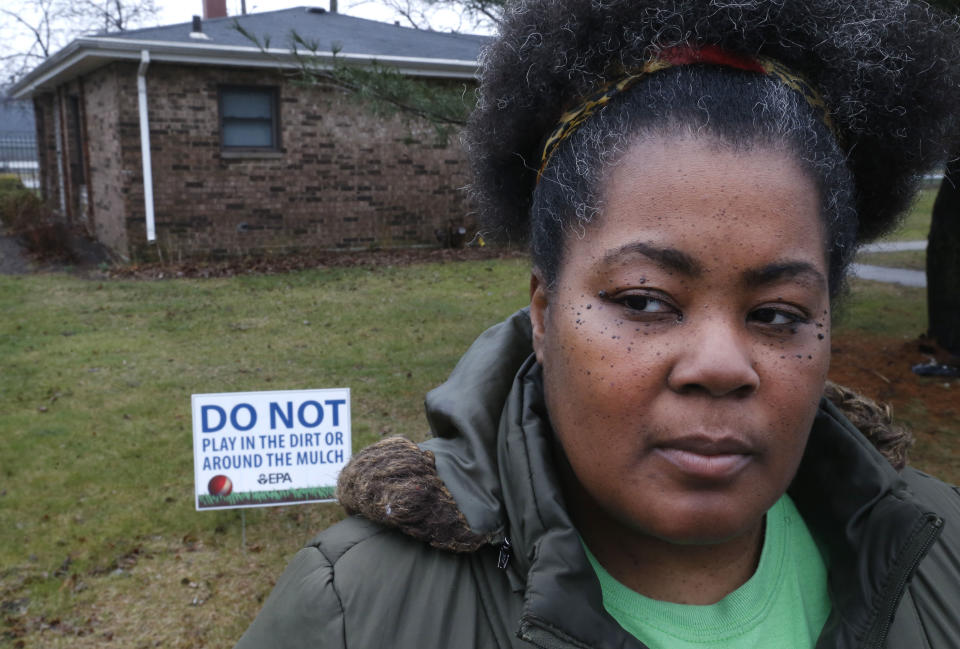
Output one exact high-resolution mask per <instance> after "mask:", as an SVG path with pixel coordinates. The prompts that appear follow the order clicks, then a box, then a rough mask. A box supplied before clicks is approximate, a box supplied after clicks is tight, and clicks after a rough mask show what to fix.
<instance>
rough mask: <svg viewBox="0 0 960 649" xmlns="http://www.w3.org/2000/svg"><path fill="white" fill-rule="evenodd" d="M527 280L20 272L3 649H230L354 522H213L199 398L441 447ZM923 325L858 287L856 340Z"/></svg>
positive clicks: (435, 274)
mask: <svg viewBox="0 0 960 649" xmlns="http://www.w3.org/2000/svg"><path fill="white" fill-rule="evenodd" d="M528 273H529V270H528V266H527V263H526V262H524V261H522V260H509V259H508V260H496V261H479V262H461V263H453V264H429V265H417V266H406V267H396V268H394V267H379V268H373V269H371V268H353V269H329V270H322V271H309V272H298V273H291V274H286V275H274V276H241V277H236V278H232V279H222V280H220V279H217V280H168V281H103V282H97V281H88V280H82V279H77V278H74V277H68V276H64V275H33V276H16V277H2V276H0V310H2V312H3V314H4V317H3V318H2V320H0V358H2V359H3V361H2V362H3V371H2V372H0V417H2V421H3V435H2V436H0V520H2V521H3V524H2V525H0V607H2V610H3V611H4V618H5V622H3V623H2V624H4V625H5V627H4V628H3V630H2V631H0V633H5V636H4V635H0V645H2V644H3V643H4V640H3V638H4V637H6V638H7V639H15V638H22V639H24V641H25V642H26V646H34V645H36V646H44V647H71V648H80V649H83V648H85V647H98V646H103V645H104V644H105V643H107V642H112V643H113V645H114V646H130V647H140V646H154V645H155V644H156V646H167V647H182V648H188V647H200V646H204V647H230V646H232V645H233V643H234V642H236V640H237V638H238V637H239V636H240V634H241V633H242V632H243V630H244V628H245V627H246V626H247V625H248V624H249V622H250V620H251V619H252V618H253V616H254V615H255V614H256V612H257V611H258V610H259V608H260V606H261V604H262V601H263V599H264V597H265V596H266V595H267V594H268V593H269V591H270V589H271V588H272V584H273V583H275V580H276V579H277V577H278V576H279V574H280V572H281V570H282V569H283V566H284V565H285V564H286V563H287V561H288V560H289V558H290V556H291V555H292V554H293V553H294V552H295V551H296V550H297V549H298V548H299V547H301V546H302V545H303V543H304V542H305V541H306V539H308V538H309V537H310V536H311V534H312V533H314V532H316V531H318V530H320V529H323V528H324V527H326V526H327V525H329V524H330V523H332V522H334V521H336V520H338V519H339V518H340V517H341V516H342V514H341V512H340V510H339V508H338V507H336V506H335V505H328V504H313V505H308V506H287V507H270V508H254V509H244V510H213V511H203V512H197V511H195V509H194V485H193V456H192V447H191V444H192V434H191V417H190V395H191V394H193V393H211V392H232V391H245V390H284V389H306V388H322V387H350V388H351V400H352V405H353V412H352V420H353V442H354V448H355V449H356V448H360V447H362V446H365V445H367V444H369V443H371V442H373V441H375V440H377V439H379V438H380V437H381V436H383V435H387V434H402V435H406V436H408V437H411V438H413V439H423V438H424V437H425V435H426V433H427V430H426V424H425V422H424V418H423V414H422V402H423V395H424V394H425V393H426V392H427V391H428V390H429V389H430V388H432V387H434V386H436V385H438V384H439V383H441V382H442V381H443V380H444V379H445V378H446V376H447V374H448V373H449V372H450V370H451V369H452V368H453V366H454V364H455V363H456V361H457V359H458V358H459V357H460V355H461V354H462V353H463V351H464V350H465V349H466V348H467V346H469V344H470V343H471V342H472V341H473V340H474V338H475V337H476V336H477V335H478V334H479V333H480V332H481V331H483V330H484V329H485V328H486V327H488V326H490V325H492V324H494V323H496V322H498V321H500V320H501V319H502V318H503V317H504V316H505V315H507V314H509V313H511V312H513V311H514V310H515V309H517V308H519V307H521V306H523V305H524V304H525V303H526V302H527V278H528ZM925 317H926V310H925V308H924V307H923V292H922V291H921V290H917V289H906V288H900V287H891V286H887V285H881V284H875V283H872V282H854V284H853V293H852V296H851V299H850V300H849V301H848V303H847V306H846V308H845V310H844V312H843V314H842V316H841V318H840V319H839V321H838V329H839V330H841V331H848V332H849V331H866V332H882V333H885V334H888V335H897V336H900V335H903V336H913V335H916V334H917V333H919V332H920V331H922V330H923V329H924V328H925ZM918 416H922V413H919V414H918ZM241 512H242V513H241ZM244 534H245V535H246V539H247V543H246V546H244V545H242V543H241V538H242V536H243V535H244Z"/></svg>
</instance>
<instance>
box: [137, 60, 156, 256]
mask: <svg viewBox="0 0 960 649" xmlns="http://www.w3.org/2000/svg"><path fill="white" fill-rule="evenodd" d="M149 66H150V51H149V50H141V51H140V67H139V68H137V103H138V105H139V108H140V157H141V158H142V160H143V206H144V210H145V213H146V218H147V241H148V242H150V241H156V240H157V232H156V226H155V224H154V219H153V160H152V157H151V155H150V116H149V115H148V114H147V68H148V67H149Z"/></svg>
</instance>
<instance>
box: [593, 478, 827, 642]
mask: <svg viewBox="0 0 960 649" xmlns="http://www.w3.org/2000/svg"><path fill="white" fill-rule="evenodd" d="M584 550H585V551H586V553H587V558H588V559H589V560H590V564H591V565H592V566H593V569H594V571H596V573H597V578H598V579H599V580H600V588H601V590H602V591H603V606H604V608H606V609H607V612H608V613H610V615H611V616H612V617H613V618H614V619H615V620H616V621H617V622H619V623H620V626H622V627H623V628H624V629H626V630H627V631H628V632H629V633H631V634H632V635H633V636H635V637H636V638H637V639H638V640H640V641H641V642H643V643H644V644H646V645H647V646H648V647H650V648H651V649H688V648H695V649H705V648H706V647H710V649H746V648H750V647H757V648H762V649H802V648H807V647H813V646H814V645H815V644H816V641H817V637H818V636H819V635H820V631H821V629H823V625H824V623H825V622H826V620H827V615H828V614H829V613H830V598H829V596H828V594H827V571H826V566H825V565H824V561H823V557H822V556H821V555H820V552H819V550H818V549H817V546H816V544H815V543H814V540H813V537H812V536H811V535H810V531H809V530H808V529H807V525H806V523H804V522H803V518H801V516H800V513H799V512H798V511H797V508H796V507H795V506H794V504H793V501H792V500H790V497H789V496H787V495H786V494H784V496H783V497H782V498H781V499H780V500H778V501H777V503H776V504H775V505H774V506H773V507H771V508H770V511H768V512H767V517H766V534H765V536H764V541H763V550H762V551H761V553H760V562H759V564H758V566H757V571H756V572H755V573H754V575H753V576H752V577H751V578H750V579H749V580H747V582H746V583H745V584H743V585H742V586H740V588H738V589H737V590H735V591H733V592H732V593H730V594H729V595H727V596H726V597H724V598H723V599H722V600H720V601H719V602H717V603H716V604H710V605H708V606H695V605H689V604H674V603H672V602H661V601H658V600H655V599H650V598H649V597H644V596H643V595H641V594H639V593H637V592H635V591H633V590H630V589H629V588H627V587H626V586H624V585H623V584H621V583H620V582H618V581H617V580H616V579H614V578H613V577H611V576H610V573H608V572H607V571H606V570H604V568H603V566H601V565H600V563H599V562H598V561H597V559H596V557H594V556H593V553H591V552H590V550H589V549H588V548H587V547H586V545H584Z"/></svg>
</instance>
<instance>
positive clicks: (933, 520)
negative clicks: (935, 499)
mask: <svg viewBox="0 0 960 649" xmlns="http://www.w3.org/2000/svg"><path fill="white" fill-rule="evenodd" d="M924 527H925V529H924V530H923V532H925V533H921V534H918V537H917V538H915V539H914V540H913V541H912V542H911V544H910V548H909V551H908V553H912V554H913V559H912V561H911V562H910V564H909V565H908V566H907V568H906V569H905V570H903V571H902V572H901V574H900V577H899V578H898V579H897V586H896V589H895V590H894V591H893V596H892V597H890V598H888V599H887V600H886V601H885V602H884V605H883V609H882V610H881V612H880V613H881V615H880V620H881V626H880V627H879V630H878V632H877V633H876V634H874V635H875V636H876V641H875V642H873V643H872V644H870V642H869V640H868V642H867V643H865V644H864V645H863V646H864V647H878V648H881V649H882V648H883V647H885V646H886V643H887V634H888V633H889V632H890V626H891V624H893V617H894V615H895V614H896V612H897V607H898V606H899V605H900V599H901V598H902V597H903V592H904V590H906V588H907V582H908V581H910V578H911V577H912V576H913V573H914V572H915V571H916V570H917V566H919V565H920V562H921V561H923V558H924V557H925V556H927V552H929V551H930V546H932V545H933V543H934V541H936V540H937V537H939V536H940V531H941V529H942V528H943V519H942V518H940V517H939V516H936V515H929V516H927V521H926V523H925V525H924Z"/></svg>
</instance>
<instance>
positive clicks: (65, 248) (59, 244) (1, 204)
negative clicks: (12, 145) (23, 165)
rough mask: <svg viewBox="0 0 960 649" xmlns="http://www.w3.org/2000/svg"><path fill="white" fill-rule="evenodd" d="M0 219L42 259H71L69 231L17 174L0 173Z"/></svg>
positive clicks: (28, 248) (29, 249)
mask: <svg viewBox="0 0 960 649" xmlns="http://www.w3.org/2000/svg"><path fill="white" fill-rule="evenodd" d="M0 222H2V223H3V225H4V226H6V228H7V230H8V231H9V232H10V233H12V234H13V235H15V236H17V237H19V238H20V239H21V241H22V242H23V244H24V245H25V246H26V248H27V250H28V251H29V252H31V253H32V254H34V255H36V256H37V257H40V258H41V259H49V260H54V259H55V260H62V261H70V260H72V259H73V252H72V251H71V247H70V231H69V229H68V228H67V226H66V225H65V224H64V223H62V222H61V221H60V220H59V219H57V218H56V215H54V213H53V212H52V211H51V210H50V208H49V207H48V206H47V204H46V203H44V202H43V199H41V198H40V197H39V196H38V195H37V194H36V193H35V192H33V191H31V190H29V189H27V188H26V187H24V186H23V183H21V182H20V179H19V178H18V177H17V176H13V175H9V174H4V175H0Z"/></svg>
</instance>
